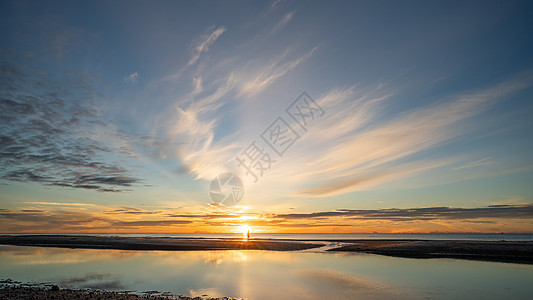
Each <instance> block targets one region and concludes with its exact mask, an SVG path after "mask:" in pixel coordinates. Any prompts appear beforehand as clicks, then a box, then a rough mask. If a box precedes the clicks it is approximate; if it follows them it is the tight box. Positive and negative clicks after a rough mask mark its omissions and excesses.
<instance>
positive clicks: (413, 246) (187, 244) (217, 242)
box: [0, 235, 533, 264]
mask: <svg viewBox="0 0 533 300" xmlns="http://www.w3.org/2000/svg"><path fill="white" fill-rule="evenodd" d="M333 243H338V244H339V245H338V246H335V247H329V248H327V250H325V251H327V252H330V251H343V252H363V253H372V254H380V255H388V256H395V257H409V258H456V259H473V260H485V261H499V262H513V263H525V264H533V242H532V241H492V242H488V241H487V242H485V241H458V240H454V241H449V240H327V241H324V240H314V241H299V240H267V239H250V240H246V239H202V238H196V239H193V238H155V237H108V236H81V235H80V236H71V235H20V236H8V235H3V236H0V244H8V245H19V246H40V247H61V248H90V249H120V250H168V251H192V250H273V251H301V250H312V249H313V248H317V249H318V248H320V247H323V246H327V245H332V244H333Z"/></svg>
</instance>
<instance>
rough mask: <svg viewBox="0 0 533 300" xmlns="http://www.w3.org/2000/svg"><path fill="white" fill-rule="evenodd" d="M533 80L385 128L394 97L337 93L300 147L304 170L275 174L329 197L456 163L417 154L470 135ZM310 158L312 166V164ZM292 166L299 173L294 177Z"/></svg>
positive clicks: (323, 101) (431, 108)
mask: <svg viewBox="0 0 533 300" xmlns="http://www.w3.org/2000/svg"><path fill="white" fill-rule="evenodd" d="M530 82H531V81H530V76H529V75H527V74H526V75H524V74H522V75H519V76H516V77H514V78H511V79H509V80H506V81H504V82H501V83H499V84H496V85H494V86H492V87H490V88H487V89H483V90H480V91H475V92H470V93H468V94H462V95H457V96H455V97H454V98H453V99H452V100H449V101H441V103H437V104H432V105H428V106H426V107H421V108H415V109H412V110H411V111H407V112H404V113H402V114H400V115H398V116H397V117H395V118H393V119H391V120H388V121H381V122H379V125H375V124H378V122H377V121H376V118H377V116H378V112H379V108H380V105H381V104H382V103H383V101H384V100H385V99H387V98H389V97H390V95H391V94H390V93H385V94H384V95H383V92H381V93H380V92H379V89H377V90H376V91H375V92H370V93H368V92H367V93H361V94H360V95H359V97H357V95H356V93H355V88H348V89H344V90H334V91H332V92H330V93H328V94H326V96H324V97H321V98H320V99H318V100H317V101H318V103H320V105H321V106H322V107H323V108H324V110H325V111H326V112H327V114H326V117H325V120H324V121H323V122H321V123H320V124H319V126H317V127H315V128H313V130H312V131H311V130H310V132H309V135H308V136H306V137H305V139H304V140H302V143H301V144H300V145H299V146H298V147H296V148H297V149H298V151H300V152H299V154H300V155H299V156H298V159H297V160H296V163H299V164H301V165H302V167H299V168H296V167H295V166H294V165H293V164H292V162H291V163H287V164H283V166H282V167H281V168H283V170H279V173H278V170H274V173H275V174H276V175H275V176H276V177H279V175H280V174H283V177H284V178H294V179H295V180H297V179H296V178H299V180H300V181H306V182H307V184H306V185H307V186H309V185H310V182H313V184H311V185H312V186H313V187H308V188H305V189H300V190H299V191H297V192H295V195H296V196H305V197H323V196H332V195H338V194H342V193H346V192H350V191H356V190H359V189H362V188H368V187H371V186H375V185H378V184H380V183H384V182H388V181H391V180H394V179H398V178H403V177H407V176H411V175H413V174H416V173H419V172H422V171H425V170H429V169H432V168H437V167H441V166H444V165H446V164H451V163H453V162H455V161H454V160H455V159H453V158H440V159H434V160H416V159H413V158H412V155H413V154H415V153H421V152H423V151H426V150H428V149H432V148H435V147H439V146H441V145H443V144H445V143H446V142H448V141H450V140H452V139H453V138H455V137H458V136H460V135H462V134H464V133H466V132H468V131H469V129H468V127H467V126H462V125H465V124H464V122H467V121H468V119H469V118H471V117H473V116H476V115H478V114H480V113H482V112H483V111H486V110H487V109H488V108H490V107H492V106H493V105H494V104H495V103H497V102H498V101H502V100H503V99H505V98H506V97H508V96H510V95H512V94H513V93H516V92H518V91H521V90H523V89H525V88H527V87H529V86H531V84H530ZM323 145H327V147H324V146H323ZM306 149H315V151H313V152H309V151H308V152H306ZM311 156H313V157H311ZM305 160H306V161H307V163H311V162H312V163H311V164H310V165H309V166H307V165H306V162H305ZM291 168H294V169H296V170H298V172H297V173H296V172H292V173H291ZM282 172H285V173H282ZM313 178H320V181H316V180H313Z"/></svg>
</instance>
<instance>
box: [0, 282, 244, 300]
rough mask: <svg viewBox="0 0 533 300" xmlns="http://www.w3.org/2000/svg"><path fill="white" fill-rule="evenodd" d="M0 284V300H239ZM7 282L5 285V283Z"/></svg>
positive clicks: (23, 284)
mask: <svg viewBox="0 0 533 300" xmlns="http://www.w3.org/2000/svg"><path fill="white" fill-rule="evenodd" d="M2 281H3V283H1V284H0V300H3V299H6V300H7V299H17V300H26V299H27V300H36V299H39V300H41V299H42V300H46V299H79V300H90V299H95V300H96V299H98V300H100V299H113V300H141V299H142V300H241V299H242V298H233V297H209V296H207V295H204V296H202V297H189V296H183V295H176V294H172V293H170V292H159V291H147V292H132V291H106V290H97V289H70V288H60V287H59V286H57V285H53V284H37V285H34V284H27V283H22V282H16V281H12V280H2ZM6 282H7V283H6Z"/></svg>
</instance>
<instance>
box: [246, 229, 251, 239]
mask: <svg viewBox="0 0 533 300" xmlns="http://www.w3.org/2000/svg"><path fill="white" fill-rule="evenodd" d="M246 239H247V240H249V239H250V230H248V232H247V233H246Z"/></svg>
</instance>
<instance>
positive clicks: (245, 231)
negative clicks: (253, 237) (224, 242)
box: [237, 224, 250, 235]
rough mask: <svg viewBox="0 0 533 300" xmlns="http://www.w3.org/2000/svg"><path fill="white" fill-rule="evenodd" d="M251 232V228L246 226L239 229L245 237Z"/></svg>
mask: <svg viewBox="0 0 533 300" xmlns="http://www.w3.org/2000/svg"><path fill="white" fill-rule="evenodd" d="M249 231H250V226H248V225H246V224H245V225H242V226H241V227H239V229H238V231H237V232H240V233H242V234H243V235H246V234H248V232H249Z"/></svg>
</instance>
